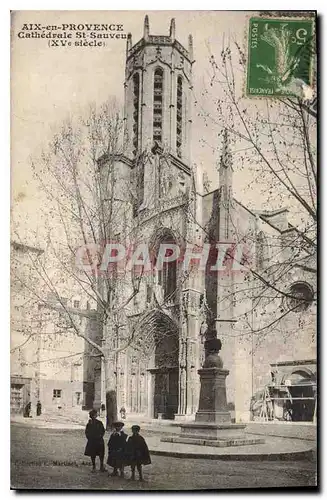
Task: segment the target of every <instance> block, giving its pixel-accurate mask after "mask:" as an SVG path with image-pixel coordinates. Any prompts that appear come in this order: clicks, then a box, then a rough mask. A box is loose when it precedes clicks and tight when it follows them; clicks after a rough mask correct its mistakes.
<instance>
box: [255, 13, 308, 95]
mask: <svg viewBox="0 0 327 500" xmlns="http://www.w3.org/2000/svg"><path fill="white" fill-rule="evenodd" d="M314 53H315V42H314V19H296V20H291V19H273V18H268V19H265V18H251V19H250V23H249V40H248V64H247V82H246V93H247V95H249V96H261V97H262V96H271V97H280V96H286V95H297V96H300V95H303V93H304V94H305V91H306V89H307V88H308V87H309V86H311V85H312V69H313V56H314Z"/></svg>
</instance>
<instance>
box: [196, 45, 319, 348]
mask: <svg viewBox="0 0 327 500" xmlns="http://www.w3.org/2000/svg"><path fill="white" fill-rule="evenodd" d="M208 50H209V64H210V74H208V82H207V86H206V88H205V89H204V91H203V93H202V94H203V95H202V97H204V100H202V102H203V103H204V104H203V105H200V104H199V102H201V100H200V99H199V100H197V103H196V106H197V110H198V116H200V117H202V118H203V120H204V122H205V124H206V126H207V127H213V128H214V129H215V131H216V132H217V137H216V144H218V146H213V147H212V149H213V150H216V148H217V156H219V153H218V151H219V150H220V149H221V147H222V155H220V157H221V161H222V162H226V161H227V162H230V163H232V164H233V166H234V170H237V171H238V172H244V174H245V175H244V178H245V179H246V185H244V188H243V190H244V192H247V193H252V196H253V197H254V198H258V199H259V201H260V197H261V200H265V206H268V207H269V208H270V213H269V211H267V212H265V210H263V209H262V210H261V211H258V212H257V220H258V221H260V220H263V221H265V222H266V223H267V224H268V225H273V226H274V224H275V226H274V229H276V228H277V226H278V224H277V223H276V222H275V221H276V220H277V219H278V212H282V207H285V206H287V208H288V211H289V215H290V219H291V223H290V222H288V223H286V227H285V225H282V227H281V226H280V224H279V228H278V229H279V231H275V232H274V233H273V234H272V235H271V236H269V240H268V239H266V237H265V236H264V234H263V233H262V232H261V231H260V227H259V224H258V225H256V226H257V227H255V228H252V229H248V230H247V231H246V234H245V232H244V230H243V229H242V228H241V227H240V225H239V223H238V222H237V209H236V210H234V209H233V207H231V210H230V212H229V224H230V227H231V233H232V234H233V240H234V241H235V243H242V242H243V243H246V245H247V247H248V248H251V252H250V253H251V255H252V259H251V258H250V259H249V258H247V257H246V256H244V255H243V256H242V257H241V259H242V264H243V266H244V269H245V271H246V273H245V277H244V278H242V284H239V285H240V286H237V284H236V286H234V288H233V290H232V291H230V290H229V293H230V295H231V297H230V300H234V301H237V302H238V303H240V302H242V301H243V302H246V303H247V304H248V305H247V306H245V307H243V310H242V312H241V313H240V317H239V318H238V319H242V321H243V322H245V323H246V324H247V327H248V331H252V332H253V333H255V334H258V341H259V339H262V338H263V337H264V336H265V334H267V333H268V332H270V331H273V330H275V329H279V328H280V326H281V324H282V321H284V320H285V318H286V317H287V316H288V315H290V314H291V313H292V312H294V311H296V312H299V313H301V311H302V313H301V314H300V315H299V318H300V319H299V326H300V327H301V326H303V323H304V322H305V320H306V311H307V308H308V306H309V305H311V303H312V302H315V301H316V298H317V296H316V290H315V289H314V288H315V287H314V286H313V287H312V290H311V292H312V293H309V294H308V289H305V287H302V288H301V284H300V286H298V287H292V286H291V287H290V286H289V284H290V282H292V280H294V278H293V276H294V275H298V276H301V275H302V276H304V275H306V276H307V277H308V281H309V282H311V283H313V284H314V283H315V275H316V251H317V163H316V161H317V158H316V138H317V130H316V126H317V124H316V113H315V110H314V107H312V106H311V104H312V103H311V102H308V101H307V100H306V99H305V96H303V95H302V94H298V95H295V96H293V97H287V98H278V99H273V100H272V99H269V98H264V99H255V98H249V97H247V96H246V95H244V88H243V84H244V83H243V82H244V80H245V75H246V55H245V53H244V52H243V50H242V48H241V45H240V44H239V43H238V42H237V41H231V40H229V41H228V43H227V44H226V43H225V41H224V42H223V48H222V51H221V53H220V56H216V55H214V54H213V53H212V51H211V49H210V47H208ZM311 56H312V57H313V56H314V54H312V52H311ZM314 99H315V97H314ZM207 103H209V107H208V106H207V105H206V104H207ZM208 108H209V110H208ZM213 110H214V111H213ZM219 139H221V141H220V140H219ZM258 195H259V196H258ZM234 202H235V203H236V205H237V202H236V201H235V200H233V203H234ZM234 208H235V205H234ZM250 208H251V207H250ZM253 209H254V210H255V207H253ZM272 209H275V214H276V217H275V220H274V221H272V218H271V217H270V215H271V213H272ZM285 220H286V219H285ZM203 229H204V230H208V228H203ZM230 257H232V258H234V259H235V258H237V257H235V255H230ZM226 293H227V291H226ZM226 299H227V297H225V298H224V300H226ZM241 309H242V308H241ZM259 310H261V311H262V313H261V317H260V319H258V320H257V321H256V326H254V323H253V314H254V312H256V311H259ZM251 318H252V319H251ZM289 333H291V332H290V331H289ZM237 334H238V335H239V336H242V335H245V333H244V332H243V330H240V331H239V332H238V333H237Z"/></svg>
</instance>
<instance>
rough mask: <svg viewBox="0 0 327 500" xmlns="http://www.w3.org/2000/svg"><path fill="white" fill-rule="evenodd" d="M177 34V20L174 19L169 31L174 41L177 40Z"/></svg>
mask: <svg viewBox="0 0 327 500" xmlns="http://www.w3.org/2000/svg"><path fill="white" fill-rule="evenodd" d="M175 34H176V25H175V18H174V17H173V18H172V20H171V21H170V30H169V36H170V38H171V40H172V41H174V40H175Z"/></svg>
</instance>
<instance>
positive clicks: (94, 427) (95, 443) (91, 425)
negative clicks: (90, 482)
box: [84, 410, 105, 472]
mask: <svg viewBox="0 0 327 500" xmlns="http://www.w3.org/2000/svg"><path fill="white" fill-rule="evenodd" d="M97 415H98V412H97V411H96V410H91V411H90V413H89V416H90V420H89V421H88V423H87V424H86V428H85V436H86V439H87V443H86V447H85V452H84V455H86V456H87V457H91V460H92V472H95V459H96V457H99V458H100V471H105V468H104V467H103V459H104V440H103V436H104V433H105V428H104V426H103V423H102V422H101V421H100V420H97Z"/></svg>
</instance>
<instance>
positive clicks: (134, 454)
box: [126, 434, 151, 465]
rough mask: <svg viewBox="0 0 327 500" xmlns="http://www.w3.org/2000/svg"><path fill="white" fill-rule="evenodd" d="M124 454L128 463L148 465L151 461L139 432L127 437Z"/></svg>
mask: <svg viewBox="0 0 327 500" xmlns="http://www.w3.org/2000/svg"><path fill="white" fill-rule="evenodd" d="M126 456H127V460H126V463H127V464H128V465H141V464H142V465H149V464H150V463H151V458H150V453H149V448H148V446H147V444H146V442H145V439H144V438H143V437H142V436H140V435H139V434H133V436H130V437H129V438H128V441H127V451H126Z"/></svg>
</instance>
